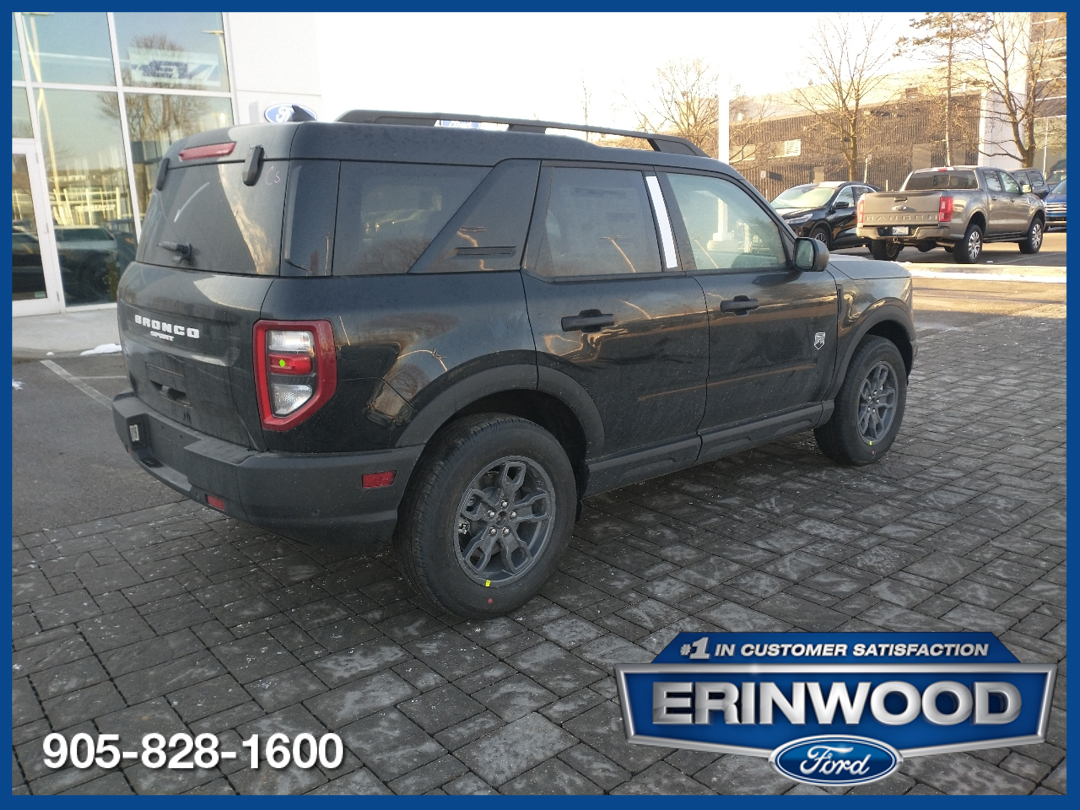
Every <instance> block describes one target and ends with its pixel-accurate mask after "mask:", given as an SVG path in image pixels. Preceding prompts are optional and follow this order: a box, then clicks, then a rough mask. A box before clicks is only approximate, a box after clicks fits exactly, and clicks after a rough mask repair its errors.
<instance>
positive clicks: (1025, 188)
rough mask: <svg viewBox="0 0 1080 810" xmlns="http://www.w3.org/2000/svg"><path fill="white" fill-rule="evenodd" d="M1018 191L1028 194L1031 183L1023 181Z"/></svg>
mask: <svg viewBox="0 0 1080 810" xmlns="http://www.w3.org/2000/svg"><path fill="white" fill-rule="evenodd" d="M1020 193H1021V194H1030V193H1031V185H1030V184H1029V183H1024V184H1023V185H1021V186H1020Z"/></svg>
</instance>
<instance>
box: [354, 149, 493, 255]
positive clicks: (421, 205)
mask: <svg viewBox="0 0 1080 810" xmlns="http://www.w3.org/2000/svg"><path fill="white" fill-rule="evenodd" d="M488 171H489V170H488V169H487V168H481V167H477V166H437V165H429V164H408V163H342V165H341V181H340V185H339V191H338V213H337V229H336V230H337V235H336V238H335V241H334V258H333V265H334V275H335V276H362V275H381V274H388V273H406V272H408V271H409V269H410V268H411V267H412V266H413V265H414V264H415V263H416V260H417V259H419V258H420V256H421V254H422V253H423V252H424V251H425V250H426V249H427V247H428V245H430V244H431V241H432V240H433V239H434V238H435V237H436V236H438V234H439V231H441V230H442V229H443V227H444V226H445V225H446V223H447V222H449V221H450V218H451V217H452V216H453V215H454V213H455V212H456V211H457V210H458V208H460V207H461V205H462V203H464V202H465V200H466V199H468V197H469V195H470V194H472V192H473V191H474V190H475V189H476V187H477V186H478V185H480V181H481V180H483V179H484V176H485V175H486V174H487V173H488Z"/></svg>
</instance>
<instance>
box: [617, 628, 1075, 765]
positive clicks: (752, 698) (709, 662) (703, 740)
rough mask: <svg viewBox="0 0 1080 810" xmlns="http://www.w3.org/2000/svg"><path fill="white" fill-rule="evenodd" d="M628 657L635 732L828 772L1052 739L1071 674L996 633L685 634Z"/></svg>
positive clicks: (626, 717) (630, 724) (633, 736)
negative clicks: (1059, 695) (1054, 700)
mask: <svg viewBox="0 0 1080 810" xmlns="http://www.w3.org/2000/svg"><path fill="white" fill-rule="evenodd" d="M615 669H616V676H617V679H618V685H619V698H620V700H621V702H622V709H623V722H624V723H625V726H626V738H627V740H629V741H630V742H632V743H639V744H642V745H660V746H665V747H673V748H691V749H696V750H701V751H716V752H720V753H729V754H744V755H749V756H759V757H768V759H769V762H770V764H771V765H772V766H773V768H775V769H776V770H777V771H778V772H779V773H782V774H783V775H784V776H787V777H789V778H791V779H794V780H796V781H799V782H807V783H810V784H816V785H855V784H862V783H866V782H873V781H876V780H878V779H883V778H884V777H886V776H888V775H889V774H890V773H892V772H893V771H895V770H896V769H897V768H898V767H900V765H901V763H902V762H903V760H904V758H905V757H917V756H925V755H928V754H943V753H948V752H953V751H971V750H975V749H978V748H997V747H999V746H1015V745H1024V744H1028V743H1039V742H1043V741H1044V740H1045V739H1046V727H1047V723H1048V722H1049V718H1050V700H1051V696H1052V694H1053V689H1054V678H1055V677H1056V675H1057V666H1056V665H1055V664H1021V663H1020V662H1019V661H1018V660H1017V659H1016V657H1015V656H1014V655H1013V654H1012V653H1010V652H1009V651H1008V650H1007V649H1006V648H1005V646H1004V645H1003V644H1002V643H1001V642H1000V641H998V640H997V639H996V638H995V637H994V636H993V635H992V634H990V633H707V634H692V633H680V634H679V635H678V636H677V637H676V638H675V640H674V641H672V642H671V644H669V645H668V646H667V648H666V649H664V650H663V652H661V653H660V654H659V655H658V656H656V658H655V659H654V660H653V663H651V664H622V665H619V666H617V667H616V668H615Z"/></svg>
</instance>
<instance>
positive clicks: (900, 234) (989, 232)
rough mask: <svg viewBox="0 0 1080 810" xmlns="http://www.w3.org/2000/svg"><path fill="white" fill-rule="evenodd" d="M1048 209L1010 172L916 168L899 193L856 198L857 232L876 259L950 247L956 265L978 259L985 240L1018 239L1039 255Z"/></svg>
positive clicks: (981, 168)
mask: <svg viewBox="0 0 1080 810" xmlns="http://www.w3.org/2000/svg"><path fill="white" fill-rule="evenodd" d="M1045 228H1046V207H1045V205H1044V204H1043V201H1042V200H1040V199H1039V198H1038V197H1036V196H1035V195H1034V194H1032V193H1031V187H1030V186H1027V185H1024V186H1020V185H1019V184H1018V183H1017V182H1016V180H1015V179H1013V177H1012V176H1011V175H1010V174H1009V173H1008V172H1004V171H1000V170H998V169H992V168H990V167H986V166H947V167H943V168H936V169H918V170H916V171H913V172H912V173H911V174H909V175H908V177H907V180H905V181H904V185H903V186H902V187H901V188H900V190H899V191H880V192H877V193H874V194H864V195H863V196H862V197H860V198H859V205H858V210H857V221H856V233H857V234H858V235H859V236H860V237H862V238H864V239H867V240H869V241H870V252H871V253H872V254H873V256H874V258H875V259H882V260H886V261H894V260H895V259H896V256H897V254H899V253H900V250H901V248H903V247H908V246H910V247H916V248H918V249H919V250H921V251H923V252H925V251H928V250H933V249H934V248H935V247H943V248H945V249H946V250H951V251H952V254H953V257H954V259H955V260H956V262H957V263H958V264H972V263H974V262H977V261H978V260H979V256H980V255H981V254H982V246H983V243H984V242H1016V243H1017V244H1019V245H1020V252H1021V253H1038V252H1039V248H1040V247H1042V241H1043V230H1044V229H1045Z"/></svg>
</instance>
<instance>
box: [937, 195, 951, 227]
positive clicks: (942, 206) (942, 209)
mask: <svg viewBox="0 0 1080 810" xmlns="http://www.w3.org/2000/svg"><path fill="white" fill-rule="evenodd" d="M952 215H953V198H952V197H946V196H945V195H944V194H943V195H942V196H941V199H939V200H938V204H937V218H938V222H952Z"/></svg>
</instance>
